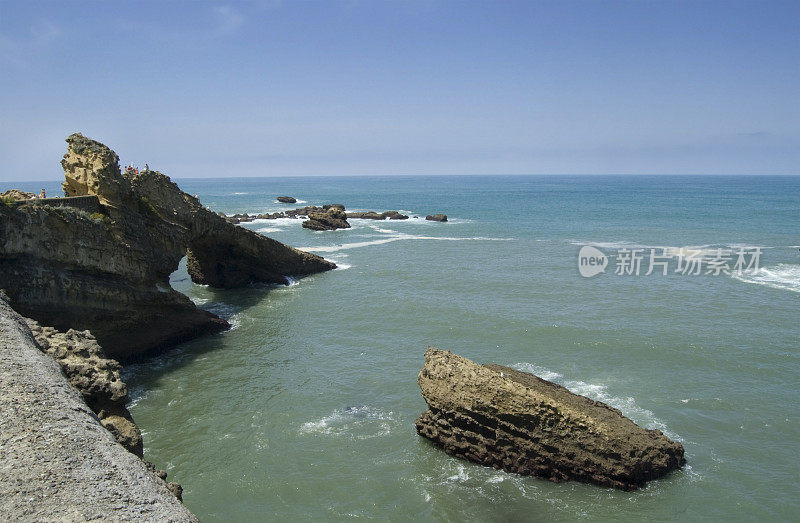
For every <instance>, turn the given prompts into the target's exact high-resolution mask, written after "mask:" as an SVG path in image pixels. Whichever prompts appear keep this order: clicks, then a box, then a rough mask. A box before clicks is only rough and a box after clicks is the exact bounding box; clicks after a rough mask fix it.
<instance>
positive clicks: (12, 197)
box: [0, 189, 37, 202]
mask: <svg viewBox="0 0 800 523" xmlns="http://www.w3.org/2000/svg"><path fill="white" fill-rule="evenodd" d="M36 196H37V195H35V194H34V193H32V192H25V191H20V190H19V189H9V190H8V191H6V192H4V193H1V194H0V200H3V201H5V202H9V201H27V200H32V199H34V198H36Z"/></svg>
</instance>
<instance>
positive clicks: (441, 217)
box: [425, 214, 447, 222]
mask: <svg viewBox="0 0 800 523" xmlns="http://www.w3.org/2000/svg"><path fill="white" fill-rule="evenodd" d="M425 219H426V220H430V221H434V222H446V221H447V215H446V214H434V215H430V214H429V215H427V216H426V217H425Z"/></svg>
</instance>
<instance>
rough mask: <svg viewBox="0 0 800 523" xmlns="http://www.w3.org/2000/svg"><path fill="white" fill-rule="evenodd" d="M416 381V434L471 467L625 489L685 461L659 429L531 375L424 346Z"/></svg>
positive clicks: (633, 487)
mask: <svg viewBox="0 0 800 523" xmlns="http://www.w3.org/2000/svg"><path fill="white" fill-rule="evenodd" d="M418 382H419V386H420V389H421V390H422V397H423V398H424V399H425V401H426V403H427V404H428V410H427V411H425V412H424V413H422V415H420V416H419V418H417V421H416V427H417V432H418V433H419V434H420V435H422V436H424V437H426V438H428V439H430V440H431V441H432V442H433V443H435V444H436V445H438V446H439V447H442V448H443V449H444V450H445V452H447V453H448V454H451V455H453V456H457V457H459V458H463V459H466V460H469V461H473V462H475V463H480V464H482V465H487V466H490V467H494V468H496V469H503V470H505V471H507V472H516V473H519V474H526V475H535V476H539V477H543V478H547V479H550V480H552V481H556V482H559V481H567V480H576V481H582V482H586V483H594V484H596V485H601V486H605V487H614V488H618V489H622V490H634V489H636V488H639V487H641V486H643V485H644V484H645V482H647V481H650V480H653V479H656V478H659V477H661V476H663V475H665V474H667V473H668V472H670V471H672V470H675V469H678V468H680V467H681V466H682V465H683V464H684V463H685V460H684V457H683V446H682V445H681V444H680V443H677V442H675V441H672V440H670V439H669V438H668V437H666V436H665V435H664V434H662V433H661V431H659V430H648V429H643V428H641V427H639V426H638V425H636V424H635V423H634V422H633V421H631V420H629V419H628V418H626V417H625V416H623V415H622V413H621V412H620V411H619V410H617V409H615V408H613V407H610V406H608V405H606V404H605V403H602V402H599V401H594V400H592V399H589V398H586V397H584V396H579V395H577V394H573V393H572V392H570V391H569V390H567V389H566V388H564V387H562V386H561V385H558V384H555V383H552V382H550V381H547V380H544V379H542V378H539V377H538V376H535V375H533V374H529V373H526V372H520V371H518V370H515V369H512V368H509V367H503V366H501V365H478V364H477V363H475V362H472V361H470V360H468V359H466V358H462V357H461V356H457V355H455V354H453V353H451V352H449V351H443V350H439V349H435V348H433V347H428V351H427V352H426V353H425V365H424V366H423V367H422V371H420V373H419V378H418Z"/></svg>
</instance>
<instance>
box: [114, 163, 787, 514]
mask: <svg viewBox="0 0 800 523" xmlns="http://www.w3.org/2000/svg"><path fill="white" fill-rule="evenodd" d="M178 182H179V184H180V185H181V187H182V188H183V189H184V190H186V191H187V192H189V193H192V194H198V195H199V197H200V199H201V201H202V202H203V203H205V204H206V205H208V206H209V207H211V208H212V209H214V210H215V211H216V210H221V211H224V212H226V213H228V214H231V213H236V212H248V213H251V214H252V213H261V212H267V211H275V210H280V209H290V208H294V207H298V206H303V205H310V204H323V203H343V204H344V205H346V206H347V208H348V210H391V209H398V210H402V211H404V212H407V213H410V214H412V215H422V217H423V218H424V215H425V214H428V213H431V214H432V213H435V212H443V213H446V214H447V215H448V216H449V217H450V222H448V223H435V222H426V221H425V220H423V219H410V220H407V221H402V222H399V221H382V222H374V221H367V220H351V223H352V225H353V227H352V229H349V230H340V231H327V232H312V231H308V230H306V229H303V228H302V227H301V226H300V222H299V221H293V220H278V221H267V220H263V221H256V222H253V223H249V224H245V225H244V226H246V227H248V228H251V229H254V230H256V231H259V232H262V233H264V234H266V235H268V236H271V237H273V238H275V239H278V240H280V241H283V242H286V243H288V244H290V245H293V246H296V247H299V248H306V249H309V250H312V251H313V252H316V253H318V254H320V255H322V256H324V257H326V258H328V259H331V260H333V261H335V262H336V263H337V264H339V265H340V268H339V269H338V270H335V271H333V272H329V273H325V274H319V275H315V276H311V277H308V278H304V279H302V280H300V281H298V282H296V283H294V284H293V285H291V286H288V287H281V286H264V285H254V286H251V287H248V288H245V289H240V290H228V291H220V290H214V289H210V288H208V287H202V286H198V285H194V284H192V283H191V282H190V281H189V279H188V277H187V274H186V270H185V266H183V265H182V266H181V267H180V268H179V270H178V271H177V272H176V273H175V274H174V275H173V277H172V284H173V286H174V287H175V288H176V289H178V290H180V291H182V292H185V293H186V294H187V295H189V296H190V297H191V298H192V299H193V300H194V301H195V302H196V303H197V304H198V305H199V306H201V307H204V308H207V309H208V310H211V311H213V312H216V313H217V314H220V315H221V316H223V317H225V318H227V319H228V320H229V321H230V322H231V323H232V324H233V325H234V328H233V329H232V330H231V331H229V332H225V333H222V334H219V335H216V336H213V337H208V338H204V339H200V340H196V341H193V342H190V343H187V344H184V345H182V346H179V347H176V348H174V349H173V350H171V351H169V352H168V353H167V354H165V355H163V356H160V357H158V358H155V359H153V360H151V361H148V362H145V363H143V364H140V365H135V366H131V367H129V368H128V369H127V372H126V373H127V376H126V378H127V381H128V383H129V386H130V387H131V389H132V398H133V406H132V408H131V411H132V413H133V415H134V417H135V419H136V420H137V422H138V423H139V425H140V426H141V427H142V429H143V431H144V434H145V447H146V449H145V454H146V457H147V458H148V459H150V460H152V461H153V462H155V463H156V464H158V465H159V466H161V467H164V468H166V469H167V470H168V472H169V474H170V478H171V480H173V481H179V482H180V483H182V485H183V487H184V489H185V494H184V499H185V502H186V505H187V506H188V507H189V508H190V509H191V510H192V511H194V512H195V513H196V514H197V515H198V516H200V517H201V518H202V519H203V520H206V521H246V520H258V519H285V520H290V519H292V520H293V519H298V518H315V519H350V518H375V519H381V520H385V519H390V520H406V519H412V518H414V519H437V520H451V521H458V520H464V519H469V520H502V521H505V520H574V519H581V518H589V519H598V518H599V519H611V518H620V519H625V520H637V519H641V518H649V519H658V520H664V519H682V520H683V519H700V518H716V519H726V520H752V519H757V518H758V519H782V520H797V519H800V481H799V480H798V477H800V459H798V458H800V454H799V453H798V446H799V445H800V425H798V422H800V407H798V404H799V402H800V393H799V392H798V384H800V356H798V340H799V339H800V321H799V320H800V313H798V307H799V306H800V258H799V257H798V247H799V246H800V177H723V176H709V177H686V176H671V177H649V176H642V177H609V176H591V177H572V176H553V177H546V176H531V177H522V176H520V177H498V176H495V177H479V176H469V177H467V176H464V177H390V178H389V177H385V178H379V177H375V178H362V177H359V178H355V177H354V178H332V177H331V178H282V179H280V178H270V179H227V180H182V181H181V180H178ZM282 194H289V195H293V196H295V197H297V198H298V199H300V200H303V202H302V203H300V204H298V205H283V204H279V203H277V202H276V201H275V200H274V198H275V196H277V195H282ZM584 244H592V245H596V246H598V247H599V248H600V249H601V250H602V251H603V252H604V253H606V254H609V255H612V256H611V258H610V265H609V268H608V269H607V271H606V273H605V274H600V275H599V276H596V277H594V278H590V279H588V278H583V277H582V276H580V274H579V272H578V251H579V249H580V247H581V246H582V245H584ZM625 247H627V248H642V249H645V254H647V253H649V249H650V248H651V247H659V248H662V247H668V248H672V249H668V250H667V252H676V251H677V249H678V248H681V247H690V250H693V251H700V252H701V253H705V254H708V253H713V252H715V250H716V249H718V248H723V249H732V250H736V249H739V248H753V247H760V248H761V257H760V260H759V262H760V266H761V268H762V269H761V270H760V271H759V272H757V273H754V274H744V275H742V276H738V277H733V276H729V275H724V274H722V275H718V276H713V275H700V276H689V275H681V274H675V273H674V272H671V273H670V274H668V275H666V276H664V275H661V274H660V272H659V273H656V274H652V275H650V276H644V274H643V273H644V272H645V271H644V270H643V271H642V274H641V275H640V276H635V275H615V274H614V265H615V261H616V259H617V258H616V257H615V256H614V255H616V254H617V251H618V249H620V248H625ZM644 267H645V268H646V265H645V266H644ZM671 268H672V266H671ZM427 345H434V346H437V347H439V348H442V349H450V350H452V351H454V352H456V353H458V354H460V355H463V356H465V357H468V358H470V359H473V360H476V361H478V362H494V363H501V364H505V365H511V366H515V367H517V368H520V369H522V370H528V371H532V372H535V373H536V374H538V375H540V376H542V377H544V378H547V379H551V380H554V381H557V382H559V383H561V384H563V385H565V386H567V387H569V388H570V389H571V390H573V391H574V392H578V393H581V394H585V395H587V396H589V397H592V398H595V399H599V400H602V401H605V402H606V403H609V404H611V405H613V406H615V407H618V408H620V409H621V410H622V412H623V413H624V414H625V415H627V416H629V417H630V418H632V419H633V420H634V421H636V422H637V423H639V424H641V425H643V426H646V427H648V428H659V429H661V430H662V431H664V432H665V433H666V434H667V435H669V436H670V437H672V438H675V439H677V440H679V441H681V442H682V443H683V445H684V447H685V449H686V458H687V465H686V467H685V468H684V469H683V470H681V471H679V472H676V473H673V474H671V475H669V476H668V477H666V478H664V479H661V480H658V481H655V482H651V483H650V484H649V485H648V486H647V487H646V488H645V489H643V490H640V491H637V492H619V491H614V490H609V489H603V488H598V487H596V486H591V485H583V484H578V483H564V484H553V483H550V482H547V481H543V480H539V479H536V478H523V477H518V476H515V475H511V474H506V473H504V472H499V471H495V470H491V469H486V468H483V467H480V466H477V465H473V464H470V463H467V462H463V461H460V460H457V459H454V458H451V457H449V456H447V455H446V454H445V453H444V452H442V451H440V450H438V449H436V448H434V447H433V446H431V445H430V444H428V443H427V441H425V440H423V439H421V438H420V437H418V436H417V435H416V433H415V431H414V426H413V421H414V418H415V417H416V416H417V415H418V414H419V413H421V412H422V411H423V410H424V409H425V403H424V401H423V400H422V398H421V396H420V393H419V388H418V386H417V383H416V375H417V373H418V372H419V369H420V367H421V365H422V363H423V358H422V356H423V353H424V351H425V348H426V346H427Z"/></svg>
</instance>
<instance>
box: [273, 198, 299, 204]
mask: <svg viewBox="0 0 800 523" xmlns="http://www.w3.org/2000/svg"><path fill="white" fill-rule="evenodd" d="M275 199H276V200H278V201H279V202H281V203H297V198H294V197H292V196H278V197H277V198H275Z"/></svg>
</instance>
